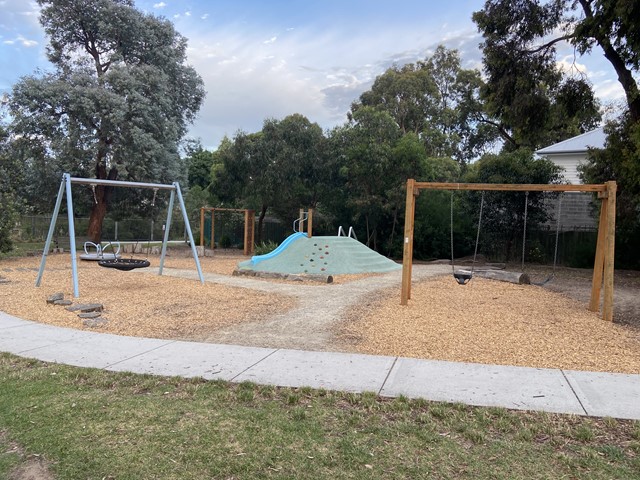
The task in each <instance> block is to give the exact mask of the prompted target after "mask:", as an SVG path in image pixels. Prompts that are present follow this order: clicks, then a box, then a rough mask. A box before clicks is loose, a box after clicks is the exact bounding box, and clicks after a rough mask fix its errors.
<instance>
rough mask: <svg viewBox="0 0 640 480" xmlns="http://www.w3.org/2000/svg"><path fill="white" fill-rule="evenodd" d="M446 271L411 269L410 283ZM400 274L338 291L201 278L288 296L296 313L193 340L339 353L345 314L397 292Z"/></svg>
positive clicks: (221, 277) (329, 287) (442, 268)
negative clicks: (385, 293) (383, 293)
mask: <svg viewBox="0 0 640 480" xmlns="http://www.w3.org/2000/svg"><path fill="white" fill-rule="evenodd" d="M449 271H450V267H447V266H443V265H432V266H424V265H418V266H415V267H414V270H413V274H414V280H418V279H424V278H431V277H437V276H440V275H443V274H446V273H447V272H449ZM165 275H173V276H178V277H186V278H197V277H196V275H195V273H194V272H193V271H189V270H166V271H165ZM401 276H402V272H401V271H396V272H390V273H386V274H383V275H375V276H371V277H367V278H363V279H360V280H356V281H353V282H349V283H345V284H341V285H322V286H321V285H302V284H292V283H269V282H265V281H261V280H254V279H248V278H241V277H229V276H225V275H215V274H205V280H206V281H207V282H215V283H222V284H225V285H229V286H234V287H243V288H248V289H252V290H259V291H262V292H272V293H278V294H282V295H288V296H292V297H294V298H296V299H297V300H298V305H297V307H295V308H293V309H291V310H289V311H288V312H285V313H282V314H278V315H275V316H272V317H270V318H268V319H266V320H258V321H253V322H247V323H243V324H236V325H230V326H228V327H224V328H221V329H219V330H217V331H216V332H214V333H212V334H209V335H206V336H203V337H200V338H197V339H194V340H200V341H205V342H213V343H228V344H235V345H249V346H257V347H270V348H292V349H300V350H322V351H341V350H344V346H343V345H341V342H339V341H336V338H335V335H336V329H335V328H334V327H335V326H336V325H337V324H338V323H339V322H340V321H341V320H342V319H343V318H344V316H345V313H346V311H347V310H348V309H350V308H352V307H353V306H354V305H357V304H358V303H361V302H362V301H364V300H366V299H371V298H372V297H374V296H375V295H376V292H377V291H381V290H385V289H388V288H394V287H397V288H398V296H399V295H400V281H401Z"/></svg>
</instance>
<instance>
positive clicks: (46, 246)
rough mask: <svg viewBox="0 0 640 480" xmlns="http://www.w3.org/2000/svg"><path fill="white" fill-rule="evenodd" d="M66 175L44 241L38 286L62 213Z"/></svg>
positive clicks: (63, 177)
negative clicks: (57, 221)
mask: <svg viewBox="0 0 640 480" xmlns="http://www.w3.org/2000/svg"><path fill="white" fill-rule="evenodd" d="M64 184H65V175H63V176H62V181H61V182H60V188H59V189H58V197H57V198H56V206H55V207H54V208H53V216H52V217H51V222H50V223H49V233H48V234H47V240H46V241H45V242H44V250H43V251H42V260H40V269H39V270H38V276H37V277H36V287H39V286H40V282H41V281H42V274H43V273H44V265H45V263H47V255H49V248H50V247H51V239H52V238H53V232H54V231H55V229H56V220H57V219H58V213H60V205H61V204H62V195H63V194H64Z"/></svg>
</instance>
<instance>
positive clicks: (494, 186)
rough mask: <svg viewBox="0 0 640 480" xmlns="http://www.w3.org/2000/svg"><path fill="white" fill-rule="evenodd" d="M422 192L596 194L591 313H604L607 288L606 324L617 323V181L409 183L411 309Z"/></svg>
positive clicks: (406, 281)
mask: <svg viewBox="0 0 640 480" xmlns="http://www.w3.org/2000/svg"><path fill="white" fill-rule="evenodd" d="M420 190H476V191H479V190H482V191H485V190H492V191H521V192H592V193H597V194H598V199H600V200H601V202H602V203H601V208H600V219H599V223H598V240H597V245H596V255H595V260H594V265H593V279H592V282H591V299H590V302H589V310H591V311H592V312H598V311H599V310H600V294H601V290H602V287H603V286H604V295H603V300H602V318H603V320H607V321H612V320H613V274H614V252H615V232H616V192H617V185H616V182H615V181H609V182H606V183H603V184H590V185H562V184H553V185H550V184H507V183H443V182H416V181H415V180H414V179H413V178H410V179H408V180H407V190H406V208H405V223H404V242H403V252H402V292H401V295H400V304H401V305H407V304H408V302H409V299H410V298H411V270H412V266H413V232H414V226H415V213H416V197H417V196H418V195H419V194H420Z"/></svg>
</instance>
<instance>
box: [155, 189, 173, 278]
mask: <svg viewBox="0 0 640 480" xmlns="http://www.w3.org/2000/svg"><path fill="white" fill-rule="evenodd" d="M175 197H176V191H175V190H171V196H170V197H169V211H167V222H166V223H165V227H164V228H165V230H164V237H163V239H162V253H161V254H160V268H159V270H158V275H162V269H163V268H164V257H165V255H166V254H167V242H168V241H169V230H170V229H171V216H172V215H173V201H174V199H175Z"/></svg>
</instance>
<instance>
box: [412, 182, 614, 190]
mask: <svg viewBox="0 0 640 480" xmlns="http://www.w3.org/2000/svg"><path fill="white" fill-rule="evenodd" d="M414 188H416V189H418V190H475V191H479V190H487V191H488V190H498V191H516V192H606V191H607V190H608V187H607V184H590V185H562V184H558V185H555V184H554V185H549V184H543V183H530V184H512V183H444V182H414Z"/></svg>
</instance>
